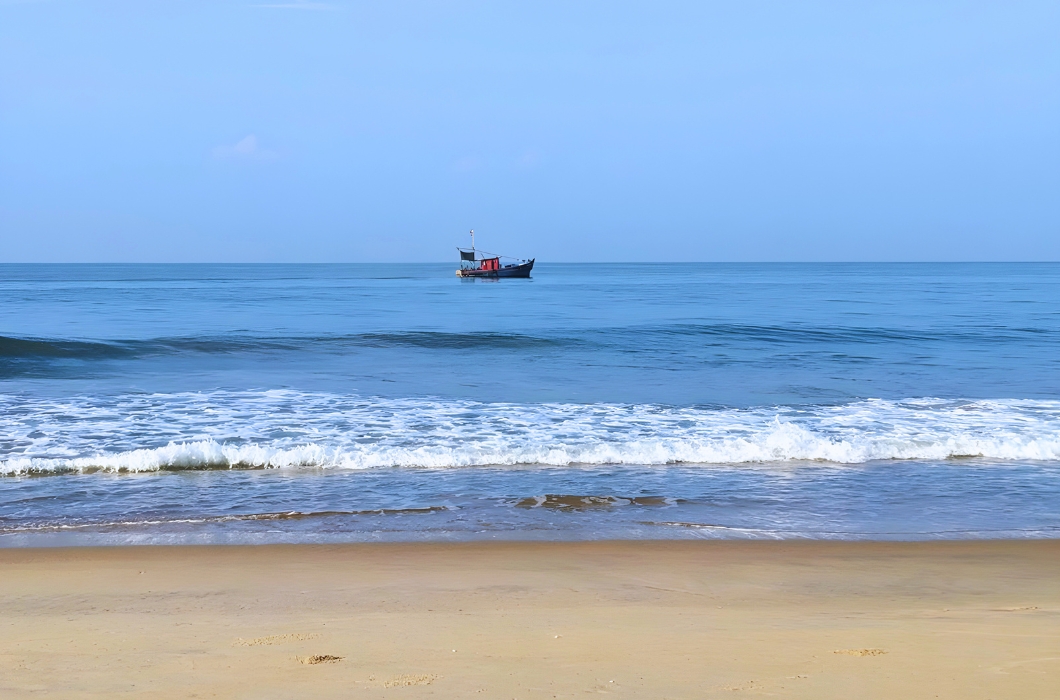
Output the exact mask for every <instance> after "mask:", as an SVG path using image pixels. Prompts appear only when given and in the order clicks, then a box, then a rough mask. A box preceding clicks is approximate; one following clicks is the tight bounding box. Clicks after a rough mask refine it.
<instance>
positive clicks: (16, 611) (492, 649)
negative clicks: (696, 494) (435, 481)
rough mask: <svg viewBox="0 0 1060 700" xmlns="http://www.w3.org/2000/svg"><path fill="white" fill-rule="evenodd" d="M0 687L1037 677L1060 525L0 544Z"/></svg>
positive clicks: (394, 693)
mask: <svg viewBox="0 0 1060 700" xmlns="http://www.w3.org/2000/svg"><path fill="white" fill-rule="evenodd" d="M0 572H2V577H0V609H2V610H4V615H3V616H2V617H0V629H2V630H3V634H0V694H2V695H4V697H12V698H20V697H29V696H31V695H39V694H40V693H42V692H43V693H48V694H51V695H53V696H57V697H123V696H124V697H145V696H147V697H157V698H169V697H172V698H178V697H182V698H183V697H190V696H193V695H210V694H217V695H218V696H220V697H248V698H249V697H254V698H259V697H305V698H317V697H319V698H331V697H343V698H345V697H350V696H355V697H356V696H363V697H428V696H430V697H466V696H468V695H475V694H478V696H481V697H490V698H492V697H502V698H503V697H509V698H512V697H514V698H524V697H525V698H531V697H573V696H580V695H582V694H584V693H585V692H594V693H595V692H605V693H609V694H615V695H627V696H631V697H644V698H663V697H666V698H685V697H687V698H693V697H695V698H702V697H726V698H728V697H734V696H749V695H762V696H767V695H772V696H782V697H795V698H833V697H834V698H849V697H859V698H895V697H904V698H918V697H924V698H934V697H940V698H962V699H964V698H984V699H985V698H998V697H1020V698H1051V697H1054V696H1055V688H1056V687H1057V685H1058V684H1060V539H1034V540H1029V539H1019V540H947V541H939V540H931V541H913V542H895V541H850V540H847V541H820V540H817V541H805V540H798V541H793V540H787V541H748V540H696V541H689V540H654V541H652V540H606V541H580V542H542V541H529V542H527V541H523V542H517V541H492V542H481V541H480V542H430V543H422V542H401V543H351V544H327V545H314V544H297V545H275V544H273V545H127V546H110V547H87V546H86V547H78V546H75V547H43V548H5V549H0Z"/></svg>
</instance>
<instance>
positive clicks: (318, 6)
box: [251, 0, 339, 10]
mask: <svg viewBox="0 0 1060 700" xmlns="http://www.w3.org/2000/svg"><path fill="white" fill-rule="evenodd" d="M251 7H271V8H273V9H277V10H337V9H339V8H338V6H337V5H331V4H329V3H326V2H304V1H303V0H294V2H277V3H267V4H261V5H251Z"/></svg>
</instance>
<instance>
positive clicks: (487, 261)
mask: <svg viewBox="0 0 1060 700" xmlns="http://www.w3.org/2000/svg"><path fill="white" fill-rule="evenodd" d="M457 250H459V251H460V269H459V270H457V271H456V276H457V277H488V278H491V279H496V278H498V277H529V276H530V270H533V269H534V258H530V259H529V260H520V259H518V258H510V257H508V256H506V255H497V254H495V253H487V252H485V251H483V250H477V249H476V248H475V229H471V247H470V248H460V247H457ZM507 260H511V261H512V262H510V263H509V262H505V261H507Z"/></svg>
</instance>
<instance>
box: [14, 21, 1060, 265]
mask: <svg viewBox="0 0 1060 700" xmlns="http://www.w3.org/2000/svg"><path fill="white" fill-rule="evenodd" d="M1058 28H1060V3H1056V2H1055V1H1054V2H1019V1H1018V0H1014V1H1009V2H996V3H975V2H954V3H947V2H878V3H850V2H797V1H791V0H789V1H783V2H759V1H755V0H748V1H746V2H737V1H735V0H733V1H732V2H662V1H659V0H655V1H653V2H641V3H624V2H571V1H569V0H568V1H565V2H547V1H537V2H526V3H502V2H403V1H400V0H397V1H393V2H365V3H362V2H345V1H343V0H335V1H334V2H331V1H326V2H297V1H287V0H276V1H274V2H269V0H264V1H263V2H259V3H255V2H230V1H227V0H215V1H214V2H194V1H185V0H182V1H166V0H161V1H158V2H142V1H137V2H91V1H88V0H85V1H80V2H75V1H73V0H50V1H48V0H45V1H41V2H11V1H10V0H0V260H4V261H73V262H79V261H86V262H87V261H152V262H164V261H218V262H222V261H248V262H254V261H264V262H280V261H307V262H312V261H320V262H332V261H348V262H361V261H364V262H371V261H392V260H395V261H396V260H410V261H443V260H452V259H453V258H454V255H455V251H454V250H453V247H454V246H455V245H458V244H465V243H466V239H467V230H468V229H469V228H472V227H474V228H475V229H476V233H477V235H478V236H479V242H480V244H481V245H482V246H483V247H485V248H487V249H489V250H499V251H500V252H504V253H508V254H511V255H515V256H519V257H523V256H526V257H529V256H536V257H537V258H538V259H539V260H550V261H613V260H704V261H711V260H719V261H724V260H1060V42H1058V41H1057V39H1056V37H1057V31H1058Z"/></svg>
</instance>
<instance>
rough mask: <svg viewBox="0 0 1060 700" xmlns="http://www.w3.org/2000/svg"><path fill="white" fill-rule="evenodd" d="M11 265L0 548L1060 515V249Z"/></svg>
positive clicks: (672, 531)
mask: <svg viewBox="0 0 1060 700" xmlns="http://www.w3.org/2000/svg"><path fill="white" fill-rule="evenodd" d="M455 268H456V264H455V263H453V264H375V265H371V264H365V265H16V264H7V265H0V546H47V545H79V544H148V543H266V542H343V541H395V540H473V539H554V540H576V539H613V538H634V539H643V538H771V539H776V538H815V539H899V540H919V539H952V538H1013V537H1014V538H1029V537H1058V536H1060V264H993V263H991V264H691V263H689V264H549V263H539V264H538V265H537V266H536V267H535V269H534V273H533V277H532V278H531V279H529V280H499V281H488V280H460V279H457V278H456V276H455V275H454V270H455Z"/></svg>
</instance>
